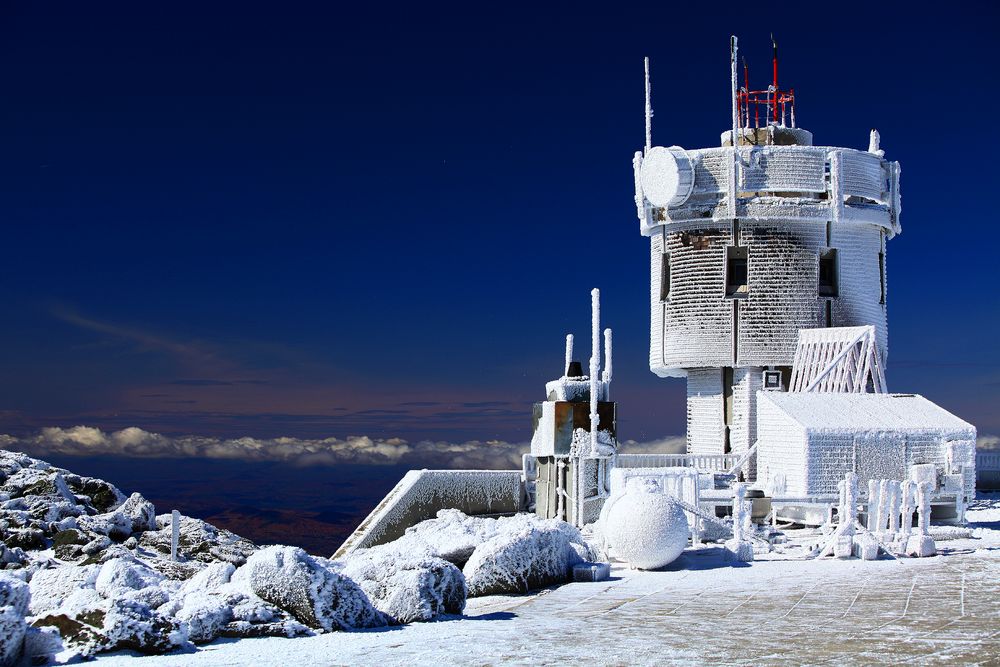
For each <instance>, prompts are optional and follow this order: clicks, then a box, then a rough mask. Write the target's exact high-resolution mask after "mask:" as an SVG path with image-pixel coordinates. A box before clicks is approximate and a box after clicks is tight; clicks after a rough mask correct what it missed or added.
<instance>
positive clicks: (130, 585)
mask: <svg viewBox="0 0 1000 667" xmlns="http://www.w3.org/2000/svg"><path fill="white" fill-rule="evenodd" d="M163 579H164V577H163V575H162V574H160V573H159V572H157V571H155V570H153V569H152V568H150V567H148V566H146V565H145V564H143V563H141V562H139V561H137V560H135V559H126V558H115V559H112V560H109V561H108V562H107V563H105V564H104V565H102V566H101V571H100V572H99V573H98V575H97V579H96V580H95V581H94V588H95V589H96V590H97V592H98V593H99V594H100V595H101V596H102V597H104V598H107V599H113V598H118V597H122V595H123V594H125V593H128V592H131V591H138V590H142V589H145V588H147V587H155V586H157V585H158V584H159V583H160V582H161V581H163Z"/></svg>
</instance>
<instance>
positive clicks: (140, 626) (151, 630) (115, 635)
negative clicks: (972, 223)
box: [102, 599, 187, 654]
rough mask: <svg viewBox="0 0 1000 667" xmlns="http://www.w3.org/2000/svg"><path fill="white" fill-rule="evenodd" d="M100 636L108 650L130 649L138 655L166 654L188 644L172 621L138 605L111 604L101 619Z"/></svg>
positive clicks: (142, 605) (132, 602)
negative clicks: (104, 639)
mask: <svg viewBox="0 0 1000 667" xmlns="http://www.w3.org/2000/svg"><path fill="white" fill-rule="evenodd" d="M102 632H103V634H104V636H105V637H106V638H107V641H108V649H107V650H121V649H129V650H132V651H138V652H139V653H147V654H155V653H167V652H168V651H172V650H174V649H177V648H180V647H182V646H184V645H185V644H187V633H186V632H185V631H184V628H183V626H182V625H181V624H180V623H178V622H177V621H176V620H174V619H170V618H167V617H165V616H163V615H161V614H158V613H157V612H155V611H153V610H152V609H150V608H149V607H148V606H146V605H144V604H142V603H141V602H134V601H131V600H124V599H118V600H112V601H111V603H110V605H109V607H108V611H107V614H106V615H105V617H104V624H103V626H102Z"/></svg>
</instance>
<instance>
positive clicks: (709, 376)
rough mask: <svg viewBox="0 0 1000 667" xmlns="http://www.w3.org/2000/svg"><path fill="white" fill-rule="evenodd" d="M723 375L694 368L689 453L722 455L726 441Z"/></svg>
mask: <svg viewBox="0 0 1000 667" xmlns="http://www.w3.org/2000/svg"><path fill="white" fill-rule="evenodd" d="M723 407H724V405H723V398H722V371H721V370H720V369H718V368H693V369H691V370H689V371H688V380H687V451H688V453H689V454H721V453H722V448H721V443H722V442H723V440H724V438H725V421H724V415H723Z"/></svg>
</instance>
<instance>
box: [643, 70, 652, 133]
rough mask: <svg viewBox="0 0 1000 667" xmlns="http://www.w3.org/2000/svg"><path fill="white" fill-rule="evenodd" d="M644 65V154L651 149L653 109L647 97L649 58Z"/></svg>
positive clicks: (648, 96)
mask: <svg viewBox="0 0 1000 667" xmlns="http://www.w3.org/2000/svg"><path fill="white" fill-rule="evenodd" d="M644 60H645V63H646V153H649V149H650V148H652V147H653V107H652V104H651V99H650V95H649V58H648V57H647V58H645V59H644Z"/></svg>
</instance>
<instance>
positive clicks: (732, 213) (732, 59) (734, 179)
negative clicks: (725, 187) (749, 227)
mask: <svg viewBox="0 0 1000 667" xmlns="http://www.w3.org/2000/svg"><path fill="white" fill-rule="evenodd" d="M729 40H730V41H729V65H730V78H731V80H732V81H731V83H732V97H733V134H732V143H733V168H732V171H731V173H730V175H729V192H728V194H729V202H728V204H729V217H731V218H732V219H733V220H735V219H736V188H737V183H738V181H739V175H740V167H739V164H740V152H739V140H738V139H737V129H738V128H739V113H738V111H737V108H738V104H737V96H736V91H737V88H736V52H737V51H738V47H737V44H736V35H733V36H731V37H730V38H729ZM733 243H736V239H733Z"/></svg>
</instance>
